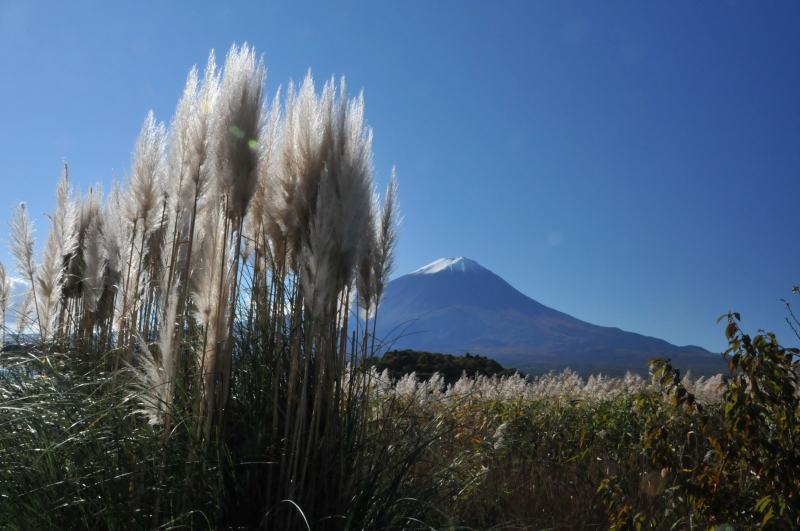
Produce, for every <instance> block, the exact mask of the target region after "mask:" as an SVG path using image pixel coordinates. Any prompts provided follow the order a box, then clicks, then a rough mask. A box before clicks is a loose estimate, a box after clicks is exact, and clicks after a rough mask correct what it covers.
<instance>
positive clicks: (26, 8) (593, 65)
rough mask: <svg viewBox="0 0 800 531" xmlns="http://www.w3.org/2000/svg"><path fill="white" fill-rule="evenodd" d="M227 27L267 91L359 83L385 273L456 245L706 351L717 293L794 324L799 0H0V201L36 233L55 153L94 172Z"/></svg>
mask: <svg viewBox="0 0 800 531" xmlns="http://www.w3.org/2000/svg"><path fill="white" fill-rule="evenodd" d="M234 42H236V43H239V44H241V43H243V42H247V43H249V44H251V45H254V46H255V48H256V51H257V53H259V54H263V56H264V59H265V62H266V65H267V67H268V80H267V87H268V89H269V94H270V95H272V94H274V93H275V90H276V89H277V87H278V86H279V85H283V86H285V85H286V83H287V82H288V81H289V80H290V79H294V80H299V79H301V78H302V77H303V76H304V75H305V73H306V72H307V70H308V69H309V68H310V69H311V70H312V72H313V73H314V75H315V77H316V78H317V80H318V82H319V85H320V86H321V84H322V82H323V81H324V80H325V79H326V78H329V77H330V76H332V75H334V76H337V77H338V76H340V75H345V76H346V78H347V83H348V87H349V89H350V90H351V92H352V93H355V92H356V91H358V90H360V89H362V88H363V90H364V94H365V100H366V118H367V121H368V123H369V124H370V125H371V126H372V127H373V129H374V134H375V140H374V144H373V149H374V162H375V174H376V179H377V182H378V184H379V186H380V187H381V188H383V187H384V186H385V184H386V182H387V180H388V176H389V174H390V171H391V167H392V165H396V166H397V175H398V180H399V183H400V201H401V207H402V211H403V214H404V216H405V219H404V221H403V230H402V235H401V240H400V244H399V247H398V256H397V272H396V274H395V275H396V276H397V275H400V274H405V273H408V272H410V271H412V270H414V269H417V268H419V267H421V266H423V265H425V264H427V263H429V262H432V261H433V260H435V259H437V258H441V257H447V256H462V255H463V256H466V257H469V258H471V259H473V260H476V261H477V262H479V263H480V264H482V265H483V266H485V267H487V268H488V269H491V270H492V271H494V272H495V273H497V274H498V275H500V276H501V277H503V278H505V279H506V280H507V281H509V282H510V283H511V284H512V285H513V286H515V287H516V288H517V289H519V290H520V291H522V292H523V293H525V294H526V295H529V296H530V297H533V298H534V299H536V300H538V301H539V302H541V303H543V304H545V305H548V306H551V307H553V308H555V309H558V310H561V311H564V312H566V313H569V314H571V315H573V316H575V317H578V318H580V319H583V320H586V321H589V322H592V323H595V324H601V325H607V326H617V327H619V328H622V329H624V330H629V331H633V332H639V333H642V334H647V335H652V336H656V337H660V338H663V339H666V340H668V341H670V342H672V343H676V344H678V345H686V344H696V345H700V346H703V347H705V348H708V349H710V350H715V351H721V350H722V349H724V347H725V340H724V330H723V327H722V325H719V326H717V325H715V321H716V318H717V317H719V316H720V315H721V314H723V313H725V312H727V311H728V310H733V311H738V312H741V313H742V317H743V325H744V327H745V329H747V330H748V331H751V332H755V331H757V330H758V329H759V328H764V329H767V330H773V331H775V332H777V333H778V338H779V339H783V341H784V343H787V344H792V345H794V344H796V343H797V342H798V341H797V340H796V339H795V340H793V335H792V333H791V331H790V330H789V328H788V325H786V323H785V322H784V317H785V316H786V312H785V310H784V306H783V303H781V302H780V299H781V298H788V299H790V300H791V293H790V289H791V286H792V285H795V284H798V283H800V248H799V247H798V235H800V231H799V230H798V229H800V215H798V207H797V205H798V200H799V199H800V175H798V169H800V4H798V3H796V2H769V3H768V2H734V1H732V2H722V1H719V2H702V3H700V2H694V1H690V2H679V1H670V2H622V1H620V2H596V1H586V2H568V1H564V0H559V1H549V2H544V1H537V2H534V1H519V2H510V1H502V2H491V1H488V0H480V1H464V0H459V1H452V2H431V1H406V0H404V1H403V2H376V1H365V2H305V1H297V0H294V1H287V2H283V3H281V2H264V1H248V2H243V1H242V2H233V1H225V2H222V1H214V2H208V1H198V0H193V1H191V2H189V1H185V2H177V1H174V2H166V1H165V2H148V1H138V2H121V1H119V2H117V1H115V2H100V1H93V2H81V1H75V2H43V1H42V2H36V1H24V2H23V1H19V2H17V1H4V0H0V64H2V71H0V220H7V219H8V218H9V217H10V210H11V208H12V206H13V205H14V204H15V203H16V202H18V201H27V202H28V204H29V205H30V208H31V212H32V213H33V214H35V217H36V218H37V219H38V227H39V232H38V237H39V239H40V240H42V239H43V237H44V233H45V230H46V227H47V220H46V218H45V217H44V216H43V215H39V214H40V213H41V212H49V211H50V209H51V207H52V203H53V193H54V189H55V184H56V182H57V180H58V178H59V176H60V172H61V164H62V162H61V160H62V158H65V159H66V160H67V161H68V162H69V165H70V174H71V177H72V180H73V182H74V183H76V184H77V185H79V186H80V187H81V188H83V189H84V190H85V189H86V188H87V187H88V186H90V185H92V184H93V183H95V182H102V183H104V184H105V185H106V189H107V188H108V185H109V184H110V182H111V179H112V176H113V175H114V173H116V175H117V176H119V177H122V176H124V174H125V172H126V171H127V169H128V168H129V167H130V159H131V151H132V149H133V144H134V141H135V139H136V137H137V135H138V133H139V130H140V128H141V125H142V122H143V121H144V118H145V116H146V114H147V111H148V110H150V109H152V110H153V111H154V112H155V114H156V117H157V118H158V119H159V120H165V121H167V122H168V121H169V120H170V118H171V116H172V113H173V111H174V109H175V105H176V104H177V101H178V97H179V96H180V94H181V92H182V88H183V85H184V82H185V79H186V75H187V74H188V72H189V69H190V68H191V67H192V65H195V64H198V65H200V66H202V65H204V64H205V62H206V60H207V57H208V53H209V51H210V50H211V49H212V48H213V49H215V50H216V51H217V54H218V57H219V58H220V59H221V58H222V57H224V54H225V53H226V52H227V50H228V49H229V48H230V46H231V44H233V43H234ZM5 232H6V231H5V230H4V231H3V233H4V234H5ZM3 237H4V238H5V236H3ZM0 260H2V261H3V262H5V263H9V255H8V252H7V250H6V249H5V248H3V249H2V250H0ZM795 299H797V302H798V308H800V298H797V296H795Z"/></svg>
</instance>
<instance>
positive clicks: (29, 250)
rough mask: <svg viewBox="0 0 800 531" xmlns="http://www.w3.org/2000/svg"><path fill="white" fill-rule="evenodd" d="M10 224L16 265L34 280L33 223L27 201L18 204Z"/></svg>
mask: <svg viewBox="0 0 800 531" xmlns="http://www.w3.org/2000/svg"><path fill="white" fill-rule="evenodd" d="M8 225H9V227H10V228H11V234H10V236H11V241H10V248H11V254H12V255H13V256H14V265H16V267H17V271H18V272H19V274H20V275H22V276H23V277H24V278H25V279H26V280H28V281H29V282H33V275H34V273H35V272H36V266H35V264H34V262H33V244H34V239H33V223H32V222H31V220H30V218H29V217H28V209H27V207H26V206H25V203H20V204H19V205H17V208H16V210H15V211H14V214H13V217H12V218H11V221H9V223H8Z"/></svg>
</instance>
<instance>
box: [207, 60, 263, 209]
mask: <svg viewBox="0 0 800 531" xmlns="http://www.w3.org/2000/svg"><path fill="white" fill-rule="evenodd" d="M264 76H265V70H264V63H263V61H259V62H258V63H257V64H256V58H255V51H254V50H253V49H252V48H250V47H248V46H247V44H244V45H242V47H241V48H238V47H237V46H236V45H235V44H234V45H233V46H232V47H231V50H230V52H228V56H227V57H226V59H225V68H224V74H223V76H222V85H221V93H220V98H219V101H218V102H217V106H216V109H215V111H216V116H215V125H216V129H217V130H216V139H217V145H216V148H217V150H216V161H217V163H218V165H219V167H218V170H217V171H218V178H219V183H220V189H221V190H222V192H223V193H224V194H225V195H226V196H227V202H228V213H227V214H228V216H229V217H230V218H231V219H241V218H242V217H243V216H244V214H245V211H246V210H247V206H248V204H249V202H250V199H251V198H252V197H253V193H254V192H255V189H256V186H257V184H258V173H259V154H260V152H261V150H260V149H259V143H260V141H261V136H262V134H261V128H262V125H263V120H262V114H263V112H264V109H263V87H264Z"/></svg>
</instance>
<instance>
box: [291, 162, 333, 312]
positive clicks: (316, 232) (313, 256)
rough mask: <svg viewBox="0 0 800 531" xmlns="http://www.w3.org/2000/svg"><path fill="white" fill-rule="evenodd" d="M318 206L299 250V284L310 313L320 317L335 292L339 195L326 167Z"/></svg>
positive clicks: (318, 196)
mask: <svg viewBox="0 0 800 531" xmlns="http://www.w3.org/2000/svg"><path fill="white" fill-rule="evenodd" d="M322 173H323V175H322V178H321V179H320V190H319V194H318V195H317V205H316V208H315V212H314V214H313V215H312V217H311V221H310V223H309V228H308V236H307V238H306V240H305V242H304V243H303V246H302V247H301V250H300V257H301V262H302V264H303V274H302V275H301V277H300V286H301V287H302V289H303V297H304V298H305V301H306V304H307V305H308V306H309V307H310V308H311V314H312V315H313V316H314V317H315V318H319V317H320V316H321V315H322V312H323V311H325V310H327V309H328V308H329V305H330V304H331V303H332V302H333V297H334V295H335V294H336V293H335V288H336V284H335V277H334V275H335V272H334V271H335V267H336V264H335V262H334V259H335V242H336V234H335V232H334V228H335V222H336V220H335V219H333V217H334V216H335V215H336V214H338V210H339V208H337V207H338V202H339V201H338V199H339V198H338V197H337V195H336V194H335V193H334V192H333V190H332V182H331V179H330V178H328V176H327V173H328V172H327V170H323V172H322Z"/></svg>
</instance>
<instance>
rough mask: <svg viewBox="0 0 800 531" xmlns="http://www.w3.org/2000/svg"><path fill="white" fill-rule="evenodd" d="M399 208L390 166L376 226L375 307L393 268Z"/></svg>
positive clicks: (398, 225)
mask: <svg viewBox="0 0 800 531" xmlns="http://www.w3.org/2000/svg"><path fill="white" fill-rule="evenodd" d="M398 211H399V208H398V204H397V178H396V176H395V170H394V168H392V177H391V179H390V180H389V187H388V188H387V189H386V195H385V196H384V199H383V207H382V208H381V213H380V224H379V225H378V227H377V230H378V233H377V238H376V240H377V241H376V249H375V252H376V256H375V261H374V262H373V263H374V273H373V275H374V276H373V278H374V280H375V307H376V308H377V306H378V305H379V304H380V303H381V300H383V293H384V291H385V290H386V286H387V285H388V284H389V276H390V275H391V274H392V271H393V270H394V249H395V246H396V245H397V237H398V235H399V232H400V219H399V212H398Z"/></svg>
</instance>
